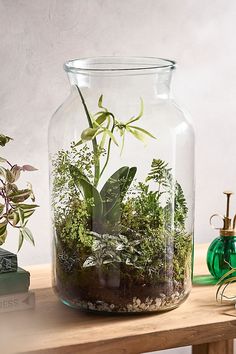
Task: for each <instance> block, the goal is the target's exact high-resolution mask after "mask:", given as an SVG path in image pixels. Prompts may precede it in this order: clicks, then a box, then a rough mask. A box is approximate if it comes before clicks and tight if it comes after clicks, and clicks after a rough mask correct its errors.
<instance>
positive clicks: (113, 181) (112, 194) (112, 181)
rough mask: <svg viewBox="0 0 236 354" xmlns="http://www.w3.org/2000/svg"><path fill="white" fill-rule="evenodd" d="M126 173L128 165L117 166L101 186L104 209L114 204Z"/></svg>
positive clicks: (120, 191) (124, 180)
mask: <svg viewBox="0 0 236 354" xmlns="http://www.w3.org/2000/svg"><path fill="white" fill-rule="evenodd" d="M128 173H129V167H127V166H124V167H121V168H119V169H118V170H117V171H116V172H115V173H113V175H112V176H111V177H110V178H109V179H108V180H107V181H106V183H105V184H104V186H103V187H102V189H101V192H100V194H101V198H102V200H103V203H104V205H105V210H106V211H108V210H109V209H110V208H111V207H112V206H113V205H114V204H115V202H116V200H117V198H119V197H120V194H121V193H122V187H123V185H124V183H125V182H126V178H127V176H128Z"/></svg>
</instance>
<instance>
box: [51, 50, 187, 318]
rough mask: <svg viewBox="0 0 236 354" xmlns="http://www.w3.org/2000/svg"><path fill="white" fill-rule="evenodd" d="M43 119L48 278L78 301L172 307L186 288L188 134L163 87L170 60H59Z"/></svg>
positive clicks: (111, 308) (106, 308)
mask: <svg viewBox="0 0 236 354" xmlns="http://www.w3.org/2000/svg"><path fill="white" fill-rule="evenodd" d="M64 68H65V71H66V72H67V74H68V77H69V81H70V84H71V93H70V95H69V97H68V98H67V99H66V101H65V102H64V103H63V105H62V106H60V108H59V109H58V110H57V111H56V113H55V114H54V115H53V117H52V120H51V123H50V128H49V152H50V170H51V171H50V185H51V205H52V219H53V234H54V246H53V248H54V252H53V255H54V272H53V274H54V281H53V286H54V288H55V291H56V293H57V294H58V296H59V298H60V299H61V301H62V302H63V303H65V304H67V305H69V306H71V307H75V308H78V309H82V310H92V311H102V312H114V313H127V312H147V311H162V310H168V309H173V308H175V307H177V306H178V305H179V304H180V303H182V302H183V301H184V300H185V299H186V297H187V295H188V294H189V291H190V288H191V272H192V239H193V207H194V136H193V131H192V128H191V126H190V125H189V124H188V122H187V121H186V119H185V117H184V115H183V113H182V111H181V110H180V109H179V107H178V106H176V104H175V103H174V102H173V100H172V98H171V96H170V82H171V76H172V72H173V69H174V68H175V63H174V62H173V61H170V60H164V59H158V58H119V57H101V58H91V59H78V60H71V61H68V62H66V63H65V66H64Z"/></svg>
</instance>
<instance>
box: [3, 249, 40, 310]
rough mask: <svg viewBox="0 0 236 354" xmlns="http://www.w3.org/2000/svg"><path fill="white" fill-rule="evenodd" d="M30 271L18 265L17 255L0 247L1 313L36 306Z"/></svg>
mask: <svg viewBox="0 0 236 354" xmlns="http://www.w3.org/2000/svg"><path fill="white" fill-rule="evenodd" d="M29 286H30V273H29V272H27V271H26V270H24V269H22V268H20V267H18V263H17V256H16V255H15V254H13V253H11V252H9V251H6V250H4V249H2V248H0V313H2V312H10V311H19V310H27V309H32V308H34V305H35V296H34V293H32V292H31V291H29Z"/></svg>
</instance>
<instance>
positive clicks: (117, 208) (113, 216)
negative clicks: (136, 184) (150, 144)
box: [105, 167, 137, 223]
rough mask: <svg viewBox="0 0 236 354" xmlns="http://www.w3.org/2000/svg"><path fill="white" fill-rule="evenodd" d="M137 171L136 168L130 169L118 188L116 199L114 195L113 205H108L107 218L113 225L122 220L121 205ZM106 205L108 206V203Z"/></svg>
mask: <svg viewBox="0 0 236 354" xmlns="http://www.w3.org/2000/svg"><path fill="white" fill-rule="evenodd" d="M136 171H137V168H136V167H131V168H130V169H129V168H128V171H127V175H126V176H125V179H124V180H121V181H120V186H119V188H116V192H117V195H116V197H115V196H114V195H113V205H111V203H110V204H108V206H109V207H110V208H109V210H107V208H106V210H107V213H106V215H105V217H106V218H107V219H108V220H110V221H111V222H113V223H114V222H117V221H119V219H120V216H121V203H122V201H123V198H124V197H125V195H126V193H127V191H128V189H129V187H130V185H131V183H132V181H133V179H134V176H135V174H136ZM105 205H106V206H107V203H106V204H105Z"/></svg>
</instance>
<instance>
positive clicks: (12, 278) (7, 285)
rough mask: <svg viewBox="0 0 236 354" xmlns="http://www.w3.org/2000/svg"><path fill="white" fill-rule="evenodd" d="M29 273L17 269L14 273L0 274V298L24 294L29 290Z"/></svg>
mask: <svg viewBox="0 0 236 354" xmlns="http://www.w3.org/2000/svg"><path fill="white" fill-rule="evenodd" d="M29 285H30V273H29V272H27V271H26V270H24V269H22V268H20V267H18V269H17V271H16V272H10V273H2V274H0V296H1V295H7V294H15V293H26V292H27V291H28V290H29Z"/></svg>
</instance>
